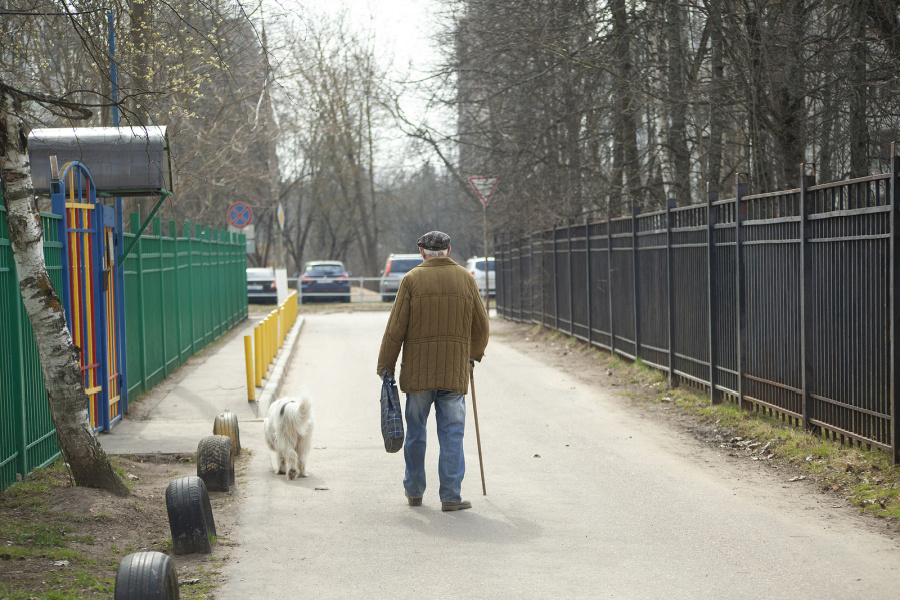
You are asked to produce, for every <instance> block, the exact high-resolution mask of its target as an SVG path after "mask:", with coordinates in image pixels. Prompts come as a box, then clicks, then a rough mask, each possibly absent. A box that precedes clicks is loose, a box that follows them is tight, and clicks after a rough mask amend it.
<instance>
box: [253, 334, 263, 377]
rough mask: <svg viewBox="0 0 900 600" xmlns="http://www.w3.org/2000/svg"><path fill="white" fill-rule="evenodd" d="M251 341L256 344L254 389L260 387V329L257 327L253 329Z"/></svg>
mask: <svg viewBox="0 0 900 600" xmlns="http://www.w3.org/2000/svg"><path fill="white" fill-rule="evenodd" d="M253 341H254V343H255V344H256V353H255V354H254V355H253V358H254V360H255V363H256V370H255V373H256V387H262V328H261V327H260V326H259V325H257V326H256V327H254V328H253Z"/></svg>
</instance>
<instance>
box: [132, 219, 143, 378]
mask: <svg viewBox="0 0 900 600" xmlns="http://www.w3.org/2000/svg"><path fill="white" fill-rule="evenodd" d="M129 218H130V220H131V230H132V231H140V228H141V215H140V207H138V212H137V213H131V215H129ZM135 235H137V234H135ZM133 247H134V252H133V256H134V258H135V263H136V265H135V270H136V271H137V272H136V273H135V280H136V281H137V301H138V313H140V314H139V315H138V318H137V322H138V339H139V340H141V343H140V344H138V347H139V348H140V353H141V378H140V379H141V391H142V392H146V391H147V345H146V342H145V340H146V339H147V337H146V335H145V332H146V331H147V313H146V312H145V311H144V238H143V235H137V240H135V245H134V246H133Z"/></svg>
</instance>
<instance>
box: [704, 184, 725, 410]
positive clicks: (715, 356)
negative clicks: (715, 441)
mask: <svg viewBox="0 0 900 600" xmlns="http://www.w3.org/2000/svg"><path fill="white" fill-rule="evenodd" d="M718 200H719V189H718V185H717V184H715V183H707V184H706V273H707V275H706V292H707V298H708V300H707V304H708V312H709V314H708V317H709V401H710V403H711V404H720V403H721V402H722V392H721V390H719V389H718V387H717V386H718V377H717V368H718V362H719V343H718V339H717V336H716V325H717V323H718V314H719V311H718V295H717V294H716V289H717V286H716V285H715V284H716V240H715V228H716V224H717V223H716V212H715V210H714V209H713V203H714V202H718Z"/></svg>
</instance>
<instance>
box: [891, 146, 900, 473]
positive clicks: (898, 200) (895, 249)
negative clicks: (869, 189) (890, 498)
mask: <svg viewBox="0 0 900 600" xmlns="http://www.w3.org/2000/svg"><path fill="white" fill-rule="evenodd" d="M898 176H900V156H897V143H896V142H892V143H891V242H890V245H891V249H890V253H891V266H890V291H889V293H890V299H891V301H890V311H891V314H890V322H891V332H890V344H891V383H890V389H891V398H890V402H891V460H892V461H893V463H894V464H895V465H896V464H897V463H900V414H898V413H900V368H898V366H897V361H898V360H900V314H898V311H900V306H898V303H900V277H898V274H897V260H900V232H898V231H897V229H898V227H900V215H898V208H900V206H898V205H900V186H898V182H897V177H898Z"/></svg>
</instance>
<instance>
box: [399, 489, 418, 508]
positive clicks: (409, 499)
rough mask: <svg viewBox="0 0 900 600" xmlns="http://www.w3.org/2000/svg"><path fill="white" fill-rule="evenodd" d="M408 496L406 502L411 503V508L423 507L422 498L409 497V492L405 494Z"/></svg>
mask: <svg viewBox="0 0 900 600" xmlns="http://www.w3.org/2000/svg"><path fill="white" fill-rule="evenodd" d="M403 493H404V494H406V500H407V501H408V502H409V505H410V506H422V497H421V496H420V497H418V498H413V497H412V496H410V495H409V492H403Z"/></svg>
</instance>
